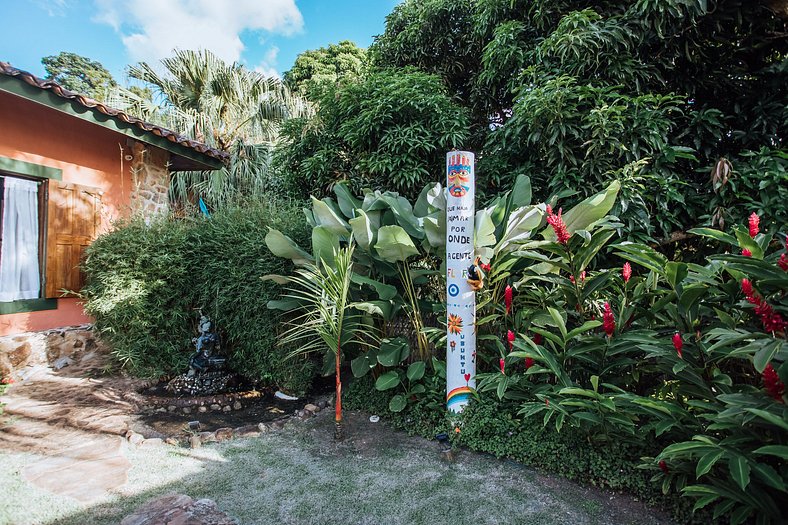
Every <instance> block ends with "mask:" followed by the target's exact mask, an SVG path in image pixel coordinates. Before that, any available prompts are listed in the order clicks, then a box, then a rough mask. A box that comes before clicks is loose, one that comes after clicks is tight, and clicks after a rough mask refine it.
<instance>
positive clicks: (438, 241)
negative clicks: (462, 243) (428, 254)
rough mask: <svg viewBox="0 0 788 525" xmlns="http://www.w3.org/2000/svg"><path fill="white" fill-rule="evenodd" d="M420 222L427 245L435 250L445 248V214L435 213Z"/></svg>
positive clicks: (441, 212)
mask: <svg viewBox="0 0 788 525" xmlns="http://www.w3.org/2000/svg"><path fill="white" fill-rule="evenodd" d="M420 220H421V226H422V228H423V229H424V233H425V235H426V236H427V242H428V243H429V245H430V246H431V247H432V248H435V249H436V250H440V249H442V248H444V247H445V246H446V213H445V212H443V211H437V212H435V213H432V214H430V215H428V216H427V217H424V218H423V219H420Z"/></svg>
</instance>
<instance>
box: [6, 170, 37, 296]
mask: <svg viewBox="0 0 788 525" xmlns="http://www.w3.org/2000/svg"><path fill="white" fill-rule="evenodd" d="M4 179H5V180H4V186H5V191H4V203H3V222H2V228H3V247H2V250H1V251H0V302H8V301H16V300H18V299H37V298H38V297H39V295H40V293H41V280H40V272H39V268H38V184H37V183H35V182H34V181H30V180H24V179H17V178H13V177H4Z"/></svg>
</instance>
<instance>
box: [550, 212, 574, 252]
mask: <svg viewBox="0 0 788 525" xmlns="http://www.w3.org/2000/svg"><path fill="white" fill-rule="evenodd" d="M561 212H563V209H559V210H558V215H556V214H555V213H553V208H552V206H550V205H549V204H548V205H547V224H549V225H550V226H552V227H553V231H554V232H555V236H556V238H557V239H558V242H560V243H561V244H566V243H567V241H568V240H569V237H570V235H569V232H568V231H567V229H566V223H565V222H564V219H562V218H561Z"/></svg>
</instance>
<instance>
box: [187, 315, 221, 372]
mask: <svg viewBox="0 0 788 525" xmlns="http://www.w3.org/2000/svg"><path fill="white" fill-rule="evenodd" d="M192 343H194V346H195V348H196V349H197V351H196V352H194V354H193V355H192V356H191V357H190V358H189V376H193V375H194V374H196V373H198V372H211V371H215V370H222V369H223V368H224V364H225V361H226V359H225V358H224V357H217V356H214V355H213V354H214V352H216V351H218V350H219V336H218V335H217V334H216V332H212V331H211V320H210V319H208V317H207V316H205V315H201V316H200V335H199V336H198V337H195V338H194V339H192Z"/></svg>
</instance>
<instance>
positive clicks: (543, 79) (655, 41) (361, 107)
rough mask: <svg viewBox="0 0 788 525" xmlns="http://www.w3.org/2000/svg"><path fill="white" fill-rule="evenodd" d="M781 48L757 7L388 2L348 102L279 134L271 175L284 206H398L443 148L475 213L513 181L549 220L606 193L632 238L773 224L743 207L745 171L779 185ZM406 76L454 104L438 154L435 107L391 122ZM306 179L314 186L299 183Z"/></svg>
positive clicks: (334, 99)
mask: <svg viewBox="0 0 788 525" xmlns="http://www.w3.org/2000/svg"><path fill="white" fill-rule="evenodd" d="M785 33H786V16H785V13H784V12H782V11H780V8H779V6H777V4H775V3H774V2H768V1H766V0H757V1H752V2H732V1H707V0H638V1H636V2H623V1H588V2H581V3H578V2H569V1H556V2H545V1H541V0H484V1H477V0H418V1H416V0H409V1H405V2H403V3H401V4H399V5H397V6H396V7H395V8H394V9H393V11H392V12H391V14H389V15H388V17H387V18H386V28H385V31H384V32H383V34H381V35H379V36H378V37H376V39H375V42H374V44H373V45H372V46H371V48H370V50H369V55H370V56H369V61H370V69H369V71H370V72H369V74H368V76H367V77H366V78H362V79H360V80H359V81H358V87H357V88H354V87H353V86H352V85H349V84H347V83H345V84H344V85H343V87H342V88H338V89H337V90H336V91H332V90H329V92H328V93H326V96H325V97H323V98H319V99H316V100H315V109H316V113H315V116H314V118H311V119H306V120H305V121H303V122H302V123H300V124H298V125H296V126H294V127H291V128H290V129H289V130H288V131H287V132H285V133H284V134H283V137H282V138H283V139H284V140H283V143H282V144H281V145H280V155H279V157H278V158H279V159H280V160H281V162H280V163H278V164H276V170H277V171H278V172H280V173H281V174H282V175H283V176H284V177H285V178H286V179H287V180H289V181H291V182H293V183H295V185H296V187H297V188H296V192H297V193H298V192H300V193H306V192H312V193H314V194H316V195H318V196H322V195H323V194H327V193H328V192H330V183H331V182H332V181H336V180H340V179H345V178H346V179H349V180H351V181H358V184H366V185H369V186H370V187H372V188H373V189H381V190H395V191H399V192H400V193H401V194H405V195H408V196H411V197H412V196H413V195H412V193H411V191H410V190H411V188H412V185H413V184H415V182H414V181H417V182H418V184H417V186H418V185H420V184H424V183H425V182H431V181H442V179H443V172H444V168H443V165H442V164H441V163H439V162H437V161H433V158H432V156H431V153H430V152H432V151H433V150H437V151H441V150H442V149H446V148H447V147H448V148H451V147H458V148H463V149H468V150H471V151H474V152H476V154H477V196H478V197H479V198H480V200H483V199H484V198H491V197H494V196H495V195H496V194H497V193H499V192H501V191H505V190H507V189H509V188H510V187H511V185H512V183H513V182H514V180H515V179H516V177H517V176H518V175H522V174H526V175H528V176H530V177H531V180H532V182H533V187H534V195H535V198H537V199H538V200H544V201H549V200H551V197H553V196H558V197H561V198H562V199H568V201H565V204H566V205H569V204H573V203H574V202H576V201H577V200H580V199H581V198H583V197H585V196H588V195H590V194H592V193H594V192H596V191H599V189H601V188H602V187H603V186H605V185H607V184H608V183H609V182H610V181H611V180H612V179H618V180H620V181H621V183H622V186H623V187H624V188H625V189H626V191H625V194H624V195H622V196H621V199H620V201H619V206H618V209H617V210H616V215H617V216H618V217H619V218H620V219H621V220H622V221H623V222H624V224H625V225H626V227H627V229H626V231H627V236H628V237H629V238H632V239H637V240H644V241H650V242H653V241H657V242H663V243H666V244H667V242H668V241H669V240H670V239H673V238H675V236H672V235H671V234H674V233H675V232H679V233H681V232H684V231H686V230H687V229H689V228H692V227H693V226H699V225H707V226H713V227H720V228H722V229H725V225H726V224H727V225H730V224H734V223H742V222H743V219H744V218H745V217H746V216H747V215H748V214H749V213H751V212H752V211H756V212H758V213H759V214H761V215H764V216H769V217H778V216H780V215H781V214H782V213H784V205H783V204H782V203H781V202H784V199H783V200H782V201H781V202H778V200H777V199H770V198H762V197H760V196H759V195H763V194H764V193H765V192H768V191H770V190H769V189H768V188H771V187H772V185H770V184H768V183H767V184H761V179H760V176H759V175H758V174H756V173H755V172H753V170H752V167H753V166H756V165H758V166H765V165H769V169H770V175H769V179H770V180H771V181H773V182H774V183H776V185H778V186H785V185H786V184H788V178H787V177H786V175H785V172H786V166H788V160H787V159H786V156H785V143H784V140H785V137H786V136H788V104H786V101H787V100H788V87H787V86H788V39H786V38H785V37H784V35H785ZM415 72H418V74H425V75H429V76H430V78H431V79H432V80H431V82H432V83H433V84H432V85H440V88H439V89H438V90H437V91H436V90H435V89H434V88H433V89H432V90H431V91H432V92H440V93H441V94H442V95H444V96H445V97H448V99H450V100H451V101H452V104H454V105H456V106H457V108H458V113H457V114H458V115H460V114H461V115H463V117H462V118H463V120H462V123H463V124H464V125H467V126H468V127H467V128H465V129H464V132H463V133H460V134H455V135H453V136H452V137H451V140H447V138H448V136H447V135H446V132H445V130H446V129H447V127H446V122H445V121H446V119H451V118H454V114H453V113H451V110H450V109H449V108H448V107H447V106H446V105H445V104H439V105H436V104H432V105H431V106H430V108H434V109H435V110H439V111H440V112H436V113H429V114H426V115H421V114H420V113H419V112H418V111H422V108H421V107H418V106H416V109H417V110H418V111H417V112H416V113H414V112H413V111H408V110H407V109H408V107H409V104H408V102H407V101H409V100H411V99H413V98H416V99H419V98H422V99H423V98H424V97H425V94H426V93H430V92H431V91H427V92H425V91H423V90H422V89H421V86H423V85H424V82H418V83H415V84H414V85H407V84H406V83H404V82H402V81H397V79H400V78H404V76H405V75H414V74H415ZM372 78H375V79H376V80H375V81H371V80H370V79H372ZM414 78H415V77H414ZM381 81H382V82H383V83H384V84H385V85H386V87H385V88H383V89H372V90H370V89H366V88H364V87H363V86H370V85H375V84H377V85H380V82H381ZM389 93H396V95H397V96H396V98H395V99H394V100H392V99H391V97H390V96H389ZM433 99H435V100H437V99H436V98H435V97H434V96H433ZM337 106H341V108H339V107H337ZM369 107H372V108H376V109H375V110H373V111H370V110H369V109H368V108H369ZM410 107H413V106H410ZM390 109H394V111H392V112H391V113H389V110H390ZM415 161H421V162H422V164H421V165H418V164H416V162H415ZM425 161H427V162H425ZM720 162H725V163H729V165H730V166H731V167H732V171H731V173H730V177H728V178H727V179H726V180H725V182H723V183H719V182H715V181H714V180H712V179H711V178H710V177H709V173H710V172H711V171H712V169H713V168H714V167H715V166H717V165H718V164H719V163H720ZM419 169H422V170H423V171H421V172H419V171H418V170H419ZM312 173H314V174H317V179H316V182H317V184H313V185H311V186H309V185H306V186H304V185H299V182H300V181H303V180H305V175H306V174H312ZM286 186H287V185H286ZM742 201H745V202H748V203H749V204H751V206H750V207H749V208H745V207H742V206H740V205H739V204H740V203H741V202H742ZM679 237H682V238H683V239H684V240H686V236H681V235H680V236H679Z"/></svg>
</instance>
